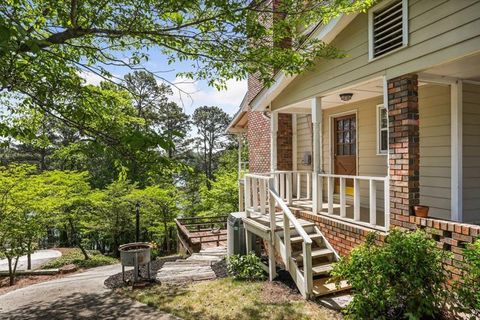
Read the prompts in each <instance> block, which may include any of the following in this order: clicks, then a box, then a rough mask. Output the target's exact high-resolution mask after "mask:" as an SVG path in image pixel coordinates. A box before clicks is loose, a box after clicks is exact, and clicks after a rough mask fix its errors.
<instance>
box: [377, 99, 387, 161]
mask: <svg viewBox="0 0 480 320" xmlns="http://www.w3.org/2000/svg"><path fill="white" fill-rule="evenodd" d="M382 109H385V105H384V104H378V105H377V110H376V111H377V130H376V133H377V148H376V151H377V156H386V155H388V149H389V148H388V145H387V149H385V150H381V145H382V131H386V132H387V144H388V113H387V127H386V128H382V119H381V117H380V115H381V110H382Z"/></svg>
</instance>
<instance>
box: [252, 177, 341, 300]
mask: <svg viewBox="0 0 480 320" xmlns="http://www.w3.org/2000/svg"><path fill="white" fill-rule="evenodd" d="M245 178H246V179H247V180H246V184H245V185H246V188H247V189H246V190H248V191H246V194H245V199H246V203H245V208H246V217H245V218H244V219H243V221H244V226H245V229H246V236H247V251H250V250H249V243H251V239H252V238H251V237H252V234H255V235H257V236H259V237H261V238H262V239H263V240H265V242H266V243H267V244H268V255H269V266H268V269H267V270H268V272H269V275H270V279H271V280H272V279H273V278H274V276H275V274H276V267H277V261H278V260H277V259H281V261H282V263H283V265H284V268H285V270H286V271H287V272H289V274H290V275H291V277H292V279H293V281H294V282H295V284H296V286H297V288H298V289H299V291H300V293H301V294H302V296H303V297H305V298H308V299H311V298H315V297H318V296H323V295H328V294H332V293H335V292H339V291H343V290H348V289H350V286H349V285H348V284H347V283H346V282H345V281H342V282H341V284H340V285H339V286H336V285H335V283H334V282H333V281H332V280H331V276H330V272H331V270H332V264H333V263H334V262H336V261H338V260H339V255H338V253H337V252H336V251H335V249H334V248H333V247H332V245H331V244H330V243H329V242H328V240H327V239H326V238H325V236H324V235H323V233H322V232H321V230H320V229H319V228H318V227H317V226H316V225H315V224H314V223H312V222H310V221H307V220H304V219H299V218H297V217H296V216H295V215H294V214H293V213H292V211H291V210H290V208H289V207H288V206H287V204H286V201H285V200H284V199H283V198H282V197H280V196H279V194H278V193H277V192H276V191H275V188H274V187H273V185H274V184H273V183H272V182H273V180H272V179H271V178H270V177H265V176H263V177H262V176H258V175H249V174H247V175H246V176H245Z"/></svg>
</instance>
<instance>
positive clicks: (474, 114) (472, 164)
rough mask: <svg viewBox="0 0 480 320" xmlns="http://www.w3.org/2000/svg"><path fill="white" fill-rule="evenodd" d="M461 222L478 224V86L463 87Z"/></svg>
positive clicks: (479, 168) (479, 181)
mask: <svg viewBox="0 0 480 320" xmlns="http://www.w3.org/2000/svg"><path fill="white" fill-rule="evenodd" d="M463 221H464V222H476V223H479V222H480V85H473V84H468V83H465V84H464V85H463Z"/></svg>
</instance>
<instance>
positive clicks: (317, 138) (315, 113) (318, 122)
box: [311, 97, 322, 213]
mask: <svg viewBox="0 0 480 320" xmlns="http://www.w3.org/2000/svg"><path fill="white" fill-rule="evenodd" d="M311 104H312V128H313V173H312V191H313V192H312V210H313V213H318V211H319V209H321V205H322V182H321V181H319V177H318V174H319V173H320V172H321V169H322V101H321V97H315V98H313V99H312V102H311Z"/></svg>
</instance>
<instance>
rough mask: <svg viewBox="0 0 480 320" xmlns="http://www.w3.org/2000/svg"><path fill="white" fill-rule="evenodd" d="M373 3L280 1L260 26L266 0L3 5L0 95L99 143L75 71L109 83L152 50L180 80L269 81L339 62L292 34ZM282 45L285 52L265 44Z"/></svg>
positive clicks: (23, 1)
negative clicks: (24, 101) (115, 71)
mask: <svg viewBox="0 0 480 320" xmlns="http://www.w3.org/2000/svg"><path fill="white" fill-rule="evenodd" d="M372 3H373V0H362V1H358V0H357V1H353V2H352V1H345V0H335V1H329V2H324V1H316V2H309V3H308V5H305V1H303V0H287V1H282V2H280V5H278V6H276V7H275V11H276V14H275V17H282V20H281V21H279V22H278V23H275V24H269V23H265V20H268V19H273V13H272V9H271V1H262V0H261V1H253V2H252V1H244V0H228V1H224V0H213V1H203V0H199V1H177V0H167V1H161V2H155V3H152V2H148V1H147V2H145V1H137V0H111V1H108V2H105V1H104V2H99V1H97V0H85V1H78V0H73V1H70V2H69V3H68V4H65V3H63V2H58V1H52V0H35V1H30V0H7V1H3V2H2V3H1V4H0V92H6V91H8V92H13V93H15V94H19V95H20V98H24V97H29V98H30V99H32V100H33V101H34V102H35V104H34V105H32V107H35V108H37V109H41V110H44V111H46V112H49V113H50V114H52V115H54V116H55V117H57V118H60V119H63V120H65V121H66V122H68V123H69V125H71V126H74V127H76V128H78V129H81V130H82V131H84V132H88V133H89V134H91V135H95V136H98V137H103V138H108V137H106V136H105V134H104V133H103V130H100V129H99V128H94V127H91V126H89V125H88V122H87V123H85V122H84V119H85V118H86V117H87V118H88V117H89V116H91V115H92V114H93V113H95V107H93V108H90V107H89V108H85V106H84V105H79V104H78V102H79V101H81V100H83V99H86V100H89V98H90V97H92V96H94V95H95V92H92V90H91V88H89V87H88V86H84V81H83V80H82V78H81V76H80V75H81V73H86V72H89V73H96V74H98V75H100V76H103V77H105V78H106V79H111V78H112V77H114V76H113V75H112V74H111V73H110V72H108V70H107V68H108V67H111V66H114V67H119V68H121V67H125V68H129V69H141V63H142V62H143V61H145V60H146V59H148V57H149V54H150V53H151V52H152V51H153V49H156V54H157V52H160V53H161V54H163V55H165V56H166V57H167V61H168V62H170V63H174V62H177V61H185V60H187V61H191V62H192V69H190V70H187V71H185V72H180V73H179V75H183V76H185V77H189V78H196V79H206V80H208V81H209V83H210V84H212V85H217V86H220V87H221V86H223V85H224V84H225V80H227V79H232V78H234V79H244V78H245V77H246V76H247V75H248V74H254V73H257V74H258V75H259V77H260V78H261V79H263V80H264V81H265V82H266V83H269V82H271V79H272V70H284V71H285V72H286V73H289V74H292V73H300V72H301V71H303V70H305V69H306V68H308V67H310V66H312V65H313V64H314V62H315V61H316V60H317V59H318V58H320V57H326V58H331V57H337V56H338V52H337V50H334V49H332V48H331V47H329V46H328V45H326V44H325V43H323V42H321V41H319V40H310V41H308V42H306V41H305V40H306V39H305V37H304V36H303V35H301V34H300V33H298V32H297V30H298V28H299V27H300V28H301V27H306V26H310V25H311V24H314V23H318V21H324V22H325V21H327V20H328V19H330V18H332V17H334V16H336V15H338V14H340V13H349V12H353V11H360V10H365V9H366V8H368V7H369V6H370V5H371V4H372ZM266 16H268V17H266ZM277 20H278V19H277ZM285 39H289V41H288V43H289V45H278V46H272V43H281V42H283V41H284V40H285ZM247 40H248V41H247ZM125 54H128V60H125V59H123V56H125ZM193 62H194V63H193ZM100 99H101V100H103V98H100ZM102 129H103V128H102Z"/></svg>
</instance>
